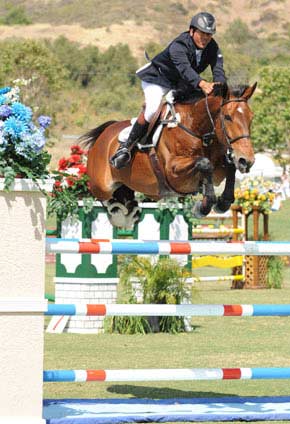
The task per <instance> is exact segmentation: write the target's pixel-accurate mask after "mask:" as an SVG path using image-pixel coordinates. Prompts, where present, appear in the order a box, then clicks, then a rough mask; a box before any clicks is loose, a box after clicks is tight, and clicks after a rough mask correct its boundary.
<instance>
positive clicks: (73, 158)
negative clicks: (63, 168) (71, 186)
mask: <svg viewBox="0 0 290 424" xmlns="http://www.w3.org/2000/svg"><path fill="white" fill-rule="evenodd" d="M68 161H69V164H70V166H71V165H75V164H76V163H81V161H82V157H81V155H71V156H70V157H69V158H68Z"/></svg>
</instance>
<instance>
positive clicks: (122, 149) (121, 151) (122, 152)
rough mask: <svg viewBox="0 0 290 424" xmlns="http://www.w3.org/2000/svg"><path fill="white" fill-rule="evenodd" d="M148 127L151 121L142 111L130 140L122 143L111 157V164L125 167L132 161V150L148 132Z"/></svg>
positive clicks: (116, 166) (115, 166) (118, 167)
mask: <svg viewBox="0 0 290 424" xmlns="http://www.w3.org/2000/svg"><path fill="white" fill-rule="evenodd" d="M148 127H149V122H147V121H146V120H145V118H144V114H143V113H141V114H140V115H139V116H138V119H137V121H136V122H135V123H134V125H133V127H132V130H131V132H130V134H129V137H128V140H127V141H126V142H125V143H122V144H121V145H120V146H119V147H118V150H117V151H116V153H115V154H114V155H113V156H112V157H111V158H110V164H111V165H112V166H114V168H117V169H121V168H125V166H127V165H128V164H129V163H130V161H131V151H132V149H133V147H134V146H136V144H137V143H138V141H140V140H141V139H142V137H143V136H144V135H145V134H146V133H147V130H148Z"/></svg>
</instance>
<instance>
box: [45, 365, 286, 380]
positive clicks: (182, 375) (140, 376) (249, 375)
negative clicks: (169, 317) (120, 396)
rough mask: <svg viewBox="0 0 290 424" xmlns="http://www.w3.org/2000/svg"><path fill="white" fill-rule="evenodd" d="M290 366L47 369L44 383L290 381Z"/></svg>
mask: <svg viewBox="0 0 290 424" xmlns="http://www.w3.org/2000/svg"><path fill="white" fill-rule="evenodd" d="M289 378H290V367H284V368H278V367H277V368H180V369H170V368H169V369H131V370H47V371H44V373H43V381H44V382H86V381H87V382H88V381H104V382H106V381H107V382H126V381H182V380H256V379H258V380H260V379H263V380H264V379H279V380H280V379H289Z"/></svg>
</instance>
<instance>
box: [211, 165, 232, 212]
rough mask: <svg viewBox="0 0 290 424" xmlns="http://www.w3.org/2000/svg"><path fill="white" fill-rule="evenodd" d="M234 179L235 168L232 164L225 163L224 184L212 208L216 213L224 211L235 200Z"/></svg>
mask: <svg viewBox="0 0 290 424" xmlns="http://www.w3.org/2000/svg"><path fill="white" fill-rule="evenodd" d="M235 180H236V168H235V166H234V165H227V167H226V184H225V188H224V191H223V192H222V194H221V196H219V197H218V199H217V203H216V205H215V206H214V210H215V212H217V213H224V212H226V211H227V210H229V208H230V207H231V204H232V203H233V202H234V201H235V195H234V192H235Z"/></svg>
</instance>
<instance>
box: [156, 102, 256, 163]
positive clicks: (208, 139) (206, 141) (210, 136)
mask: <svg viewBox="0 0 290 424" xmlns="http://www.w3.org/2000/svg"><path fill="white" fill-rule="evenodd" d="M242 102H243V103H247V100H246V99H244V98H242V97H240V98H236V99H230V100H226V101H224V102H223V101H222V103H221V105H220V107H219V110H218V112H217V116H219V117H220V120H221V128H222V131H223V135H224V137H225V140H226V142H227V145H228V147H227V151H226V160H227V162H228V163H233V157H232V152H233V148H232V144H233V143H235V142H236V141H238V140H241V139H242V138H248V139H249V138H250V134H242V135H239V136H237V137H234V138H231V137H230V136H229V134H228V131H227V129H226V123H225V115H224V113H223V107H224V106H225V105H227V104H229V103H242ZM169 106H170V109H171V115H172V120H170V121H169V120H164V121H162V123H163V124H166V123H168V122H175V124H176V126H178V127H179V128H181V129H183V130H184V131H185V132H186V133H188V134H190V135H191V136H193V137H195V138H199V139H200V140H202V144H203V146H204V147H209V146H210V145H211V143H212V142H213V140H214V139H215V138H216V137H217V136H216V129H215V122H214V119H215V118H213V116H212V114H211V112H210V109H209V105H208V96H207V95H206V96H205V106H206V111H207V115H208V118H209V120H210V122H211V126H212V130H211V131H210V132H209V133H205V134H203V135H199V134H196V133H195V132H193V131H192V130H190V129H189V128H187V127H186V126H185V125H183V124H182V123H181V122H179V121H178V120H177V117H176V113H175V110H174V106H173V104H170V103H169Z"/></svg>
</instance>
